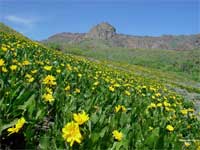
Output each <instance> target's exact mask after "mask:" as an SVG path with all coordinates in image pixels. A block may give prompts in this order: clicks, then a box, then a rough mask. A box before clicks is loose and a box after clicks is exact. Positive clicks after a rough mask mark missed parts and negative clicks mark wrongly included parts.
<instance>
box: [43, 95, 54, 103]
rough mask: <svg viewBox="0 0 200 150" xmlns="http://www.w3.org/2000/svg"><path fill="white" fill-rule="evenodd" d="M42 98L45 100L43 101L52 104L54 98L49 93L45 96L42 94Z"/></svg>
mask: <svg viewBox="0 0 200 150" xmlns="http://www.w3.org/2000/svg"><path fill="white" fill-rule="evenodd" d="M42 98H43V99H44V100H45V101H47V102H50V103H51V102H52V101H54V97H53V95H52V94H51V93H47V94H44V95H43V96H42Z"/></svg>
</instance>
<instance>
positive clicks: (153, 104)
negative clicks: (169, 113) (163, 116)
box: [147, 103, 156, 108]
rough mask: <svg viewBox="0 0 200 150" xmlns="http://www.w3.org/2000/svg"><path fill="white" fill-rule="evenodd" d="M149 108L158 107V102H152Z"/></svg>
mask: <svg viewBox="0 0 200 150" xmlns="http://www.w3.org/2000/svg"><path fill="white" fill-rule="evenodd" d="M147 108H156V104H155V103H151V104H150V105H149V106H148V107H147Z"/></svg>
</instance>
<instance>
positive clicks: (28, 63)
mask: <svg viewBox="0 0 200 150" xmlns="http://www.w3.org/2000/svg"><path fill="white" fill-rule="evenodd" d="M30 64H31V63H30V62H29V61H28V60H25V61H23V63H22V65H24V66H26V65H30Z"/></svg>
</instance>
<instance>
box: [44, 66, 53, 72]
mask: <svg viewBox="0 0 200 150" xmlns="http://www.w3.org/2000/svg"><path fill="white" fill-rule="evenodd" d="M51 69H52V66H44V70H47V71H51Z"/></svg>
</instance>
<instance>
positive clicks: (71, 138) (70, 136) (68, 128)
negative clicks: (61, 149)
mask: <svg viewBox="0 0 200 150" xmlns="http://www.w3.org/2000/svg"><path fill="white" fill-rule="evenodd" d="M62 137H63V138H64V139H65V140H66V141H67V142H68V143H70V146H73V144H74V142H77V143H79V144H80V143H81V140H82V138H83V137H82V135H81V133H80V129H79V125H78V123H75V122H73V121H72V122H69V123H67V124H66V125H65V126H64V128H62Z"/></svg>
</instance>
